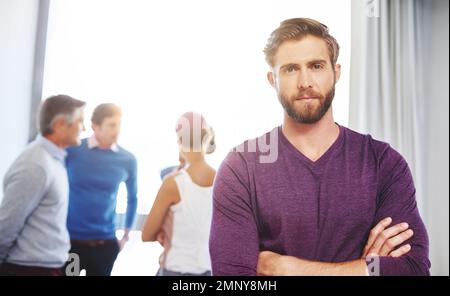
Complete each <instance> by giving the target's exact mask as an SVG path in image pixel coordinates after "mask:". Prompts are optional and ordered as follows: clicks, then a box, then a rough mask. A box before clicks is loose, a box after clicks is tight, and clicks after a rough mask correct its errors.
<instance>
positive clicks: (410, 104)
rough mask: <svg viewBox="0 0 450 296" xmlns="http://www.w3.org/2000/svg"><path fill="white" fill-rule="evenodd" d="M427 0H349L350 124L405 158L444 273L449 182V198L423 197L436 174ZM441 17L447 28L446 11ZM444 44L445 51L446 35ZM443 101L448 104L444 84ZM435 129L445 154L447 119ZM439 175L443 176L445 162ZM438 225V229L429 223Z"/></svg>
mask: <svg viewBox="0 0 450 296" xmlns="http://www.w3.org/2000/svg"><path fill="white" fill-rule="evenodd" d="M427 2H433V1H425V0H416V1H414V0H362V1H361V0H352V48H351V73H350V112H349V126H350V127H351V128H353V129H355V130H357V131H359V132H362V133H369V134H371V135H372V136H373V137H374V138H376V139H379V140H382V141H386V142H388V143H390V144H391V146H393V147H394V148H395V149H396V150H397V151H399V152H400V153H401V154H402V155H403V156H404V157H405V158H406V160H407V161H408V164H409V166H410V168H411V171H412V174H413V177H414V182H415V185H416V198H417V201H418V206H419V211H420V213H421V215H422V217H423V219H424V220H425V223H426V224H427V228H428V231H429V234H430V257H431V258H432V259H433V258H434V259H435V260H434V262H433V260H432V274H445V273H446V274H447V275H448V252H449V251H448V219H449V218H448V183H447V184H446V185H445V184H444V185H443V186H444V187H443V188H444V189H446V192H447V193H446V194H447V196H444V197H443V198H441V199H440V200H439V199H436V198H435V197H432V196H427V191H428V190H427V187H428V186H431V185H430V184H428V183H429V180H430V176H433V174H435V175H434V176H436V174H437V172H436V171H433V170H430V166H429V165H428V159H429V153H430V152H429V151H431V150H432V148H433V147H432V145H433V143H430V142H429V141H427V139H429V137H428V135H427V134H428V133H429V131H430V128H431V127H430V126H429V125H430V122H432V120H431V119H430V117H432V116H433V114H432V112H431V111H430V110H431V109H430V88H431V86H430V85H427V81H429V77H427V75H430V71H434V69H433V67H431V68H430V65H429V61H428V59H429V57H428V56H427V54H428V52H429V48H428V46H429V44H430V41H431V37H430V36H431V34H432V31H433V27H432V26H430V23H429V20H430V19H432V18H433V17H434V16H433V15H431V14H432V10H431V9H429V8H430V5H429V4H428V3H427ZM445 2H446V1H445ZM446 3H447V4H446V7H447V10H448V2H446ZM444 7H445V6H444ZM443 17H444V18H445V15H444V16H443ZM446 22H447V28H446V30H447V31H448V12H447V17H446ZM444 23H445V20H444ZM447 34H448V33H447ZM447 36H448V35H447ZM446 46H447V55H448V37H447V45H446ZM447 61H448V56H447ZM447 65H448V62H447ZM446 71H447V76H448V68H446ZM447 81H448V80H447ZM444 89H445V87H444ZM443 100H444V101H443V102H445V101H446V104H447V106H448V84H447V95H446V97H445V94H444V97H443ZM444 105H445V104H444ZM447 108H448V107H447ZM447 110H448V109H447ZM447 117H448V113H447ZM433 128H436V127H433ZM439 128H441V129H442V132H445V131H446V132H445V135H444V133H442V136H443V137H447V153H448V120H447V126H440V127H439ZM447 159H448V157H447ZM444 173H446V174H447V175H448V165H447V167H446V170H445V168H444ZM444 192H445V190H444ZM444 194H445V193H444ZM437 201H439V202H437ZM442 201H443V202H444V203H443V204H442ZM445 203H446V207H447V210H444V211H445V212H442V213H443V214H442V215H441V217H440V218H439V219H445V220H446V221H436V220H433V219H437V217H435V216H434V215H432V213H433V211H434V209H439V207H442V206H445ZM439 224H440V225H441V228H438V229H430V227H428V226H429V225H439ZM444 232H445V233H444ZM439 236H441V237H442V236H444V237H446V240H444V245H442V244H440V245H438V239H434V238H435V237H436V238H437V237H439ZM441 242H442V241H441ZM445 243H446V246H445ZM444 260H445V262H443V261H444Z"/></svg>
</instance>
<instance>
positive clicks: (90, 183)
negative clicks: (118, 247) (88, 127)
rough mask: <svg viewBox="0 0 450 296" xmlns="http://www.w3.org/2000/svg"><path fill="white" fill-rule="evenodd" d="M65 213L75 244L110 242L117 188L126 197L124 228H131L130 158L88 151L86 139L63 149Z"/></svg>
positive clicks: (133, 179) (133, 185)
mask: <svg viewBox="0 0 450 296" xmlns="http://www.w3.org/2000/svg"><path fill="white" fill-rule="evenodd" d="M67 152H68V155H67V158H66V165H67V173H68V177H69V189H70V191H69V212H68V217H67V228H68V230H69V234H70V238H71V239H75V240H91V239H114V238H115V237H116V235H115V231H116V225H115V214H116V204H117V192H118V189H119V185H120V183H122V182H125V184H126V187H127V193H128V202H127V211H126V220H125V227H126V228H131V226H132V224H133V221H134V218H135V215H136V208H137V162H136V158H135V157H134V155H133V154H131V153H130V152H128V151H127V150H125V149H123V148H122V147H121V146H118V151H117V152H115V151H112V150H110V149H108V150H102V149H99V148H97V147H96V148H93V149H90V148H89V147H88V144H87V139H83V140H82V142H81V145H80V146H78V147H71V148H68V149H67Z"/></svg>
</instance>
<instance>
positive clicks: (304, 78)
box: [297, 71, 312, 89]
mask: <svg viewBox="0 0 450 296" xmlns="http://www.w3.org/2000/svg"><path fill="white" fill-rule="evenodd" d="M297 88H299V89H308V88H312V79H311V75H310V74H309V73H308V71H300V74H299V77H298V83H297Z"/></svg>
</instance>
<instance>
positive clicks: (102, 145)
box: [94, 134, 114, 150]
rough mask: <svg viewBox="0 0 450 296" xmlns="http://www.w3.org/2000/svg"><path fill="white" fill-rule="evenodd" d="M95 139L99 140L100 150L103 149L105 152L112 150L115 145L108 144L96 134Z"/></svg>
mask: <svg viewBox="0 0 450 296" xmlns="http://www.w3.org/2000/svg"><path fill="white" fill-rule="evenodd" d="M94 137H95V139H96V140H97V143H98V148H100V149H103V150H107V149H111V147H112V145H113V144H114V143H113V144H106V143H105V142H103V141H102V140H101V139H100V137H98V136H97V135H96V134H94Z"/></svg>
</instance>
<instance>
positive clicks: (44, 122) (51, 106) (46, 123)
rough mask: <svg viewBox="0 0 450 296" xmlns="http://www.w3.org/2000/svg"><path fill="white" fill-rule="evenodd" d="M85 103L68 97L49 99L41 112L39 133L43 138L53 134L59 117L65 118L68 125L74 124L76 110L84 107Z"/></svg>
mask: <svg viewBox="0 0 450 296" xmlns="http://www.w3.org/2000/svg"><path fill="white" fill-rule="evenodd" d="M84 105H86V103H85V102H83V101H80V100H77V99H74V98H72V97H70V96H68V95H56V96H51V97H49V98H47V99H46V100H45V101H44V102H43V103H42V105H41V107H40V111H39V131H40V132H41V134H42V135H43V136H47V135H50V134H52V133H53V130H52V125H53V123H54V121H55V119H56V118H57V117H59V116H65V117H66V119H67V121H68V123H69V124H70V123H72V121H73V115H74V113H75V110H77V109H78V108H81V107H84Z"/></svg>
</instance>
